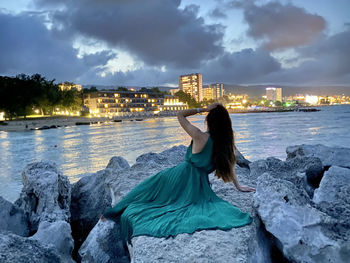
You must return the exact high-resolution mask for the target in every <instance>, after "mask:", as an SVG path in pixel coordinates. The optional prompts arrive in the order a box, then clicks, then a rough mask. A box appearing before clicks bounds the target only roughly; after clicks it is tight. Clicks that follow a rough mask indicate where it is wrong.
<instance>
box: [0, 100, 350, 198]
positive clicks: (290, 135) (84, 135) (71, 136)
mask: <svg viewBox="0 0 350 263" xmlns="http://www.w3.org/2000/svg"><path fill="white" fill-rule="evenodd" d="M321 109H322V110H321V111H319V112H289V113H252V114H232V115H231V118H232V123H233V127H234V130H235V132H236V144H237V147H238V149H239V150H240V151H241V152H242V153H243V154H244V155H245V157H246V158H248V159H249V160H251V161H254V160H258V159H262V158H266V157H269V156H274V157H277V158H280V159H285V157H286V154H285V149H286V147H287V146H289V145H296V144H303V143H305V144H317V143H322V144H325V145H327V146H342V147H350V136H349V132H350V106H333V107H323V108H321ZM190 120H191V121H192V122H193V123H194V124H195V125H197V126H198V127H200V128H201V129H203V130H204V116H193V117H190ZM189 143H190V138H189V136H188V135H186V134H185V132H184V131H183V130H182V129H181V128H180V127H179V124H178V122H177V119H176V118H175V117H171V118H163V119H156V120H144V121H142V122H135V121H134V122H122V123H111V124H100V125H91V126H72V127H66V128H58V129H52V130H43V131H30V132H11V133H6V132H0V195H1V196H3V197H4V198H6V199H8V200H10V201H14V200H15V199H16V198H17V197H18V195H19V192H20V190H21V187H22V183H21V171H22V170H23V168H24V167H25V166H26V164H28V163H31V162H34V161H40V160H53V161H55V162H56V163H57V164H58V165H59V167H60V169H61V170H62V171H63V173H64V174H65V175H67V176H68V177H69V178H70V181H71V182H75V181H77V180H79V178H80V177H81V176H84V174H88V173H93V172H96V171H98V170H100V169H103V168H104V167H105V166H106V165H107V163H108V161H109V159H110V158H111V157H112V156H116V155H120V156H123V157H124V158H125V159H126V160H128V162H129V163H130V164H133V163H135V159H136V157H137V156H139V155H140V154H143V153H147V152H150V151H152V152H161V151H163V150H165V149H167V148H169V147H172V146H174V145H179V144H184V145H188V144H189ZM55 145H56V147H55Z"/></svg>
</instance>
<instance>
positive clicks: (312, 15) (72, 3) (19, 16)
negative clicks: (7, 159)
mask: <svg viewBox="0 0 350 263" xmlns="http://www.w3.org/2000/svg"><path fill="white" fill-rule="evenodd" d="M349 14H350V1H349V0H335V1H330V0H317V1H316V0H315V1H313V0H293V1H284V0H280V1H267V0H264V1H262V0H261V1H253V0H245V1H227V0H216V1H214V0H211V1H209V0H185V1H180V0H147V1H144V0H16V1H10V0H0V38H1V40H0V75H7V76H13V75H16V74H20V73H25V74H33V73H40V74H42V75H43V76H45V77H46V78H48V79H53V78H54V79H56V80H57V81H72V82H76V83H79V84H83V85H84V84H96V85H136V86H155V85H169V86H176V85H177V84H178V77H179V75H182V74H187V73H194V72H199V73H202V74H203V82H204V83H211V82H223V83H227V84H288V85H349V83H350V15H349Z"/></svg>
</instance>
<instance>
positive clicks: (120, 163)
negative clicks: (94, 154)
mask: <svg viewBox="0 0 350 263" xmlns="http://www.w3.org/2000/svg"><path fill="white" fill-rule="evenodd" d="M126 168H130V165H129V163H128V161H127V160H125V159H124V158H123V157H121V156H114V157H112V158H111V159H110V160H109V162H108V165H107V167H106V169H112V171H113V172H117V171H121V170H123V169H126Z"/></svg>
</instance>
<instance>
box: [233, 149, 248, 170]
mask: <svg viewBox="0 0 350 263" xmlns="http://www.w3.org/2000/svg"><path fill="white" fill-rule="evenodd" d="M236 159H237V160H236V163H237V165H238V166H240V167H242V168H249V164H250V161H248V160H247V159H246V158H244V156H243V154H241V152H240V151H238V150H236Z"/></svg>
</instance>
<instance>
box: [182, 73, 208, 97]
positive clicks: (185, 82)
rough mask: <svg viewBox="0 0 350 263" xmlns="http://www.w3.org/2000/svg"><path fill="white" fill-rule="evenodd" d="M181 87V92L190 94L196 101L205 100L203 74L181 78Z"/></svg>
mask: <svg viewBox="0 0 350 263" xmlns="http://www.w3.org/2000/svg"><path fill="white" fill-rule="evenodd" d="M179 87H180V90H182V91H183V92H185V93H188V94H190V95H191V97H192V98H194V99H195V100H196V101H202V100H203V88H202V74H200V73H194V74H189V75H182V76H180V77H179Z"/></svg>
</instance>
